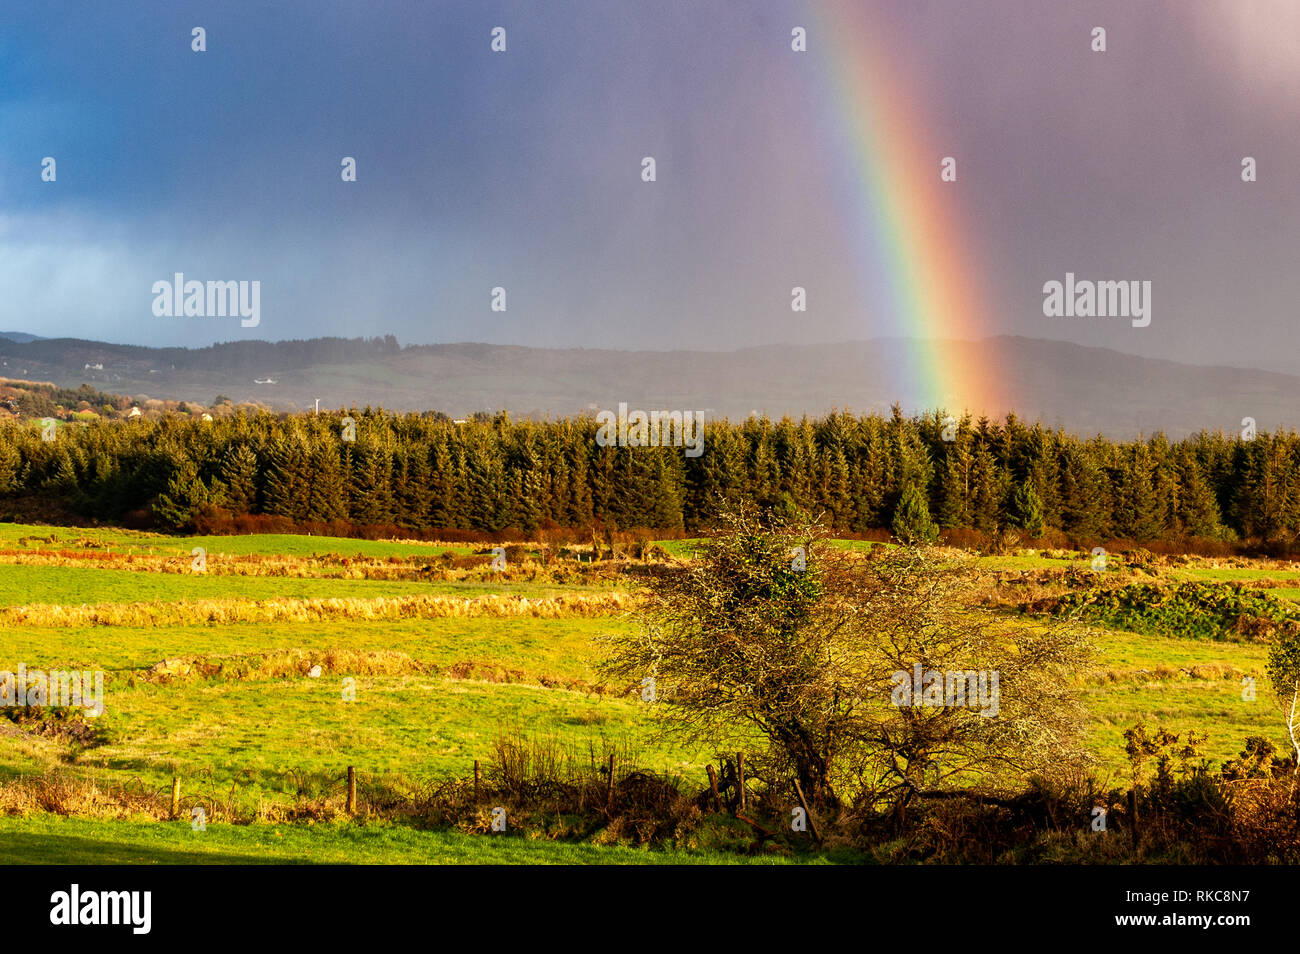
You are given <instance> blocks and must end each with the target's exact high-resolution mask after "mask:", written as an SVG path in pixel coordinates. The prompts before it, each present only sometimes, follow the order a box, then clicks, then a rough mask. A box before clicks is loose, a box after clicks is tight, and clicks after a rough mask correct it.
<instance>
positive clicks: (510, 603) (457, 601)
mask: <svg viewBox="0 0 1300 954" xmlns="http://www.w3.org/2000/svg"><path fill="white" fill-rule="evenodd" d="M636 599H637V597H636V596H635V595H633V594H628V593H617V592H615V593H592V594H587V593H578V594H565V595H561V596H552V597H540V598H529V597H526V596H498V595H495V594H492V595H488V596H479V597H474V598H461V597H453V596H391V597H390V596H380V597H375V598H373V599H357V598H331V599H289V598H277V599H269V600H248V599H236V598H232V599H212V600H190V601H185V602H179V603H163V602H157V601H154V602H140V603H98V604H95V605H93V606H57V605H49V604H37V605H33V606H9V607H5V608H3V609H0V626H201V625H208V624H210V623H283V622H292V623H318V622H327V621H332V620H399V619H447V618H454V619H477V618H481V617H492V618H532V619H563V618H567V617H585V616H605V615H610V614H615V613H623V612H626V611H628V610H630V609H631V608H632V607H633V605H634V604H635V602H636Z"/></svg>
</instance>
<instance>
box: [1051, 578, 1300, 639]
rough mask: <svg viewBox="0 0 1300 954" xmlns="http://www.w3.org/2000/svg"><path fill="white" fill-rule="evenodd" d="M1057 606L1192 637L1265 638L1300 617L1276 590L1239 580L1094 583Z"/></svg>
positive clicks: (1108, 620)
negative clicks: (1245, 584) (1176, 582)
mask: <svg viewBox="0 0 1300 954" xmlns="http://www.w3.org/2000/svg"><path fill="white" fill-rule="evenodd" d="M1054 608H1055V611H1056V612H1058V613H1061V614H1070V613H1073V612H1076V611H1077V612H1079V613H1081V614H1082V615H1083V617H1084V618H1085V619H1089V620H1093V621H1095V622H1099V623H1104V624H1105V625H1107V626H1113V627H1117V628H1119V629H1127V630H1131V631H1133V632H1138V633H1151V634H1156V635H1164V636H1179V637H1184V638H1188V639H1213V640H1233V641H1236V640H1262V639H1266V638H1268V637H1269V636H1270V635H1271V634H1272V633H1273V632H1274V631H1275V630H1276V629H1277V627H1278V626H1281V625H1282V624H1284V623H1286V622H1287V621H1289V620H1296V619H1300V617H1298V616H1297V614H1296V611H1295V610H1294V609H1293V608H1292V607H1291V606H1290V605H1289V604H1288V603H1285V602H1283V601H1282V600H1280V599H1278V598H1277V597H1276V596H1273V595H1271V594H1270V593H1267V592H1263V591H1260V590H1256V589H1250V588H1248V587H1245V586H1242V585H1241V584H1237V583H1206V582H1193V583H1179V584H1174V585H1169V584H1163V583H1129V584H1127V585H1125V586H1120V587H1095V588H1090V589H1086V590H1080V591H1076V592H1073V593H1067V594H1066V595H1064V596H1062V597H1060V598H1059V599H1057V600H1055V601H1054Z"/></svg>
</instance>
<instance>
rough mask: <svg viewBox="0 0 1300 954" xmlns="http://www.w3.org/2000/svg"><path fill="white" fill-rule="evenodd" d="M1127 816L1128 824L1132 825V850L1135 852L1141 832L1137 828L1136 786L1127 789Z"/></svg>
mask: <svg viewBox="0 0 1300 954" xmlns="http://www.w3.org/2000/svg"><path fill="white" fill-rule="evenodd" d="M1128 817H1129V824H1130V825H1132V826H1133V850H1134V851H1135V852H1136V851H1137V850H1138V842H1139V840H1140V838H1141V833H1140V832H1139V830H1138V798H1137V788H1130V789H1129V790H1128Z"/></svg>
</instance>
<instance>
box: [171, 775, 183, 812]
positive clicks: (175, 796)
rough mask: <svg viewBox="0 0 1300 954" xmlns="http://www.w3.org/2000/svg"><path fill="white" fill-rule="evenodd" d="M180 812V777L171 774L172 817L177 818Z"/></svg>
mask: <svg viewBox="0 0 1300 954" xmlns="http://www.w3.org/2000/svg"><path fill="white" fill-rule="evenodd" d="M180 814H181V777H180V776H179V775H173V776H172V814H171V817H172V818H179V817H180Z"/></svg>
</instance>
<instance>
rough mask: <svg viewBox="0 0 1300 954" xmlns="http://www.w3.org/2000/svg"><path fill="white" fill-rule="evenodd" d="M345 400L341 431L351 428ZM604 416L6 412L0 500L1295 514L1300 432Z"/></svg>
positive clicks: (1276, 521) (525, 524) (609, 515)
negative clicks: (700, 446) (1074, 430)
mask: <svg viewBox="0 0 1300 954" xmlns="http://www.w3.org/2000/svg"><path fill="white" fill-rule="evenodd" d="M348 413H350V414H351V415H352V416H354V417H355V419H356V428H355V440H352V441H348V440H344V439H342V433H343V420H344V418H345V416H347V414H348ZM596 429H597V425H596V423H595V421H594V420H593V419H591V418H585V417H584V418H572V419H561V420H556V421H548V422H534V421H527V420H520V421H515V420H511V419H510V418H509V417H508V416H506V415H504V414H500V415H497V416H495V417H490V416H487V415H480V416H478V417H476V418H475V419H474V420H471V421H467V422H462V423H456V422H453V421H450V420H448V419H447V418H446V417H445V416H443V415H438V414H425V415H416V414H405V415H398V414H392V413H388V412H385V411H382V410H379V411H372V410H370V409H368V408H367V409H366V410H364V411H360V410H353V411H351V412H342V411H339V412H333V413H328V414H326V413H321V414H318V415H311V414H308V415H294V416H277V415H273V414H270V413H264V414H256V415H245V414H233V415H231V416H227V417H223V418H218V419H217V420H213V421H199V420H197V419H194V418H189V417H183V416H173V417H171V418H167V419H163V420H157V421H149V420H136V421H130V422H124V421H119V422H102V423H92V424H90V425H88V426H81V425H68V426H62V427H60V429H59V430H58V433H57V435H56V437H55V439H54V440H52V441H46V440H42V437H41V433H40V430H39V429H38V428H35V427H33V426H31V425H30V424H21V423H11V424H8V425H5V426H3V427H0V497H3V499H5V500H7V501H10V503H11V507H10V509H11V510H15V508H17V507H18V506H19V505H20V502H22V501H30V500H32V499H37V498H39V499H41V500H43V501H45V502H47V503H48V502H51V501H52V502H54V503H56V504H57V505H58V506H60V507H62V508H64V510H65V511H66V512H67V513H69V514H75V515H77V516H79V517H81V518H83V519H93V520H99V521H104V522H120V521H123V520H124V519H127V518H128V517H133V518H134V519H136V520H139V519H141V518H142V517H143V518H146V519H148V520H150V521H152V522H153V524H154V525H155V526H159V527H162V528H168V529H182V528H192V527H193V526H194V524H195V520H196V519H197V518H199V517H201V516H202V515H204V514H208V515H209V516H211V515H218V516H220V515H225V516H238V515H244V514H264V515H271V516H276V517H281V518H285V519H287V520H289V521H293V522H295V523H310V522H328V521H347V522H349V523H351V524H355V525H359V526H365V525H383V526H396V527H401V528H409V529H413V530H428V529H447V530H463V531H482V532H487V533H500V532H503V531H513V532H518V533H522V534H533V533H535V532H536V531H537V530H538V529H539V528H545V527H565V528H587V527H590V526H592V525H593V523H600V524H601V525H603V526H605V527H612V528H618V529H624V530H626V529H632V528H645V529H651V530H658V531H663V532H665V533H670V532H693V531H697V530H700V529H703V528H706V527H707V526H708V525H709V523H710V520H711V518H712V516H713V515H714V513H715V512H716V508H717V506H718V502H719V501H720V500H722V499H724V498H728V497H731V498H745V499H748V500H752V501H754V502H756V503H757V504H759V505H761V506H765V507H772V506H784V507H790V508H800V509H803V510H806V511H809V512H811V513H813V514H822V515H823V518H824V520H825V522H826V523H827V524H828V525H829V526H830V527H832V528H833V529H835V530H837V531H840V532H845V533H871V532H874V531H882V530H883V531H891V530H892V531H893V532H895V533H899V532H900V529H901V530H904V531H908V530H914V531H917V535H919V536H926V535H932V533H933V532H939V531H945V530H946V531H974V532H979V533H995V532H997V531H1000V530H1004V529H1011V530H1016V531H1019V532H1020V533H1021V536H1023V537H1027V538H1044V537H1045V536H1050V535H1052V534H1058V535H1062V536H1064V537H1065V538H1068V539H1069V540H1071V541H1074V542H1077V543H1089V542H1096V541H1104V540H1107V539H1116V538H1119V539H1127V540H1134V541H1152V540H1165V541H1177V540H1190V539H1193V538H1195V539H1199V540H1207V541H1220V542H1223V543H1232V542H1241V543H1247V544H1255V545H1266V546H1268V547H1272V548H1274V549H1286V548H1287V547H1288V546H1289V545H1290V543H1291V542H1292V540H1293V538H1294V537H1295V536H1296V534H1297V531H1298V530H1300V438H1298V437H1297V435H1296V434H1295V433H1294V432H1288V433H1280V432H1278V433H1272V434H1267V433H1260V434H1258V435H1257V436H1255V437H1254V438H1253V439H1251V440H1244V439H1242V438H1240V437H1238V436H1233V437H1225V436H1224V435H1222V434H1209V433H1201V434H1199V435H1196V436H1194V437H1191V438H1189V439H1186V440H1182V441H1177V442H1171V441H1169V440H1167V439H1165V438H1164V437H1163V436H1159V435H1157V436H1154V437H1151V438H1149V439H1143V440H1131V441H1123V442H1115V441H1111V440H1107V439H1104V438H1101V437H1097V438H1093V439H1090V440H1083V439H1080V438H1078V437H1076V436H1072V435H1070V434H1067V433H1064V432H1063V431H1054V430H1049V429H1047V428H1044V427H1042V426H1041V425H1039V424H1033V425H1027V424H1025V423H1023V422H1021V421H1019V420H1017V419H1016V418H1015V417H1014V416H1008V417H1007V418H1006V419H1005V420H1004V421H1002V422H992V421H989V420H987V419H979V420H972V419H971V418H969V417H967V418H965V419H963V420H961V421H959V422H957V424H956V426H955V427H952V426H949V427H948V428H946V429H945V423H944V417H943V415H942V414H941V413H940V412H934V413H930V414H926V415H922V416H919V417H913V418H907V417H905V416H904V415H903V414H902V413H901V412H900V411H899V410H898V409H897V408H896V409H895V410H894V413H893V414H892V416H889V417H881V416H855V415H851V414H848V413H834V414H830V415H828V416H825V417H822V418H819V419H816V420H810V419H803V420H799V421H795V420H790V419H783V420H781V421H778V422H773V421H769V420H767V419H761V418H751V419H749V420H746V421H744V422H741V423H729V422H726V421H720V422H710V423H709V425H708V426H707V428H706V430H705V441H704V453H703V455H702V456H700V457H698V458H694V459H692V458H687V457H686V456H685V455H684V454H683V453H682V450H681V449H680V448H673V447H635V448H616V447H600V446H598V445H597V442H596V440H595V434H596ZM945 437H954V438H955V439H953V440H945V439H944V438H945ZM900 524H901V527H900ZM931 527H932V528H933V531H931V530H930V528H931Z"/></svg>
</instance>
